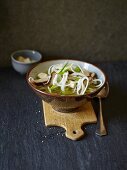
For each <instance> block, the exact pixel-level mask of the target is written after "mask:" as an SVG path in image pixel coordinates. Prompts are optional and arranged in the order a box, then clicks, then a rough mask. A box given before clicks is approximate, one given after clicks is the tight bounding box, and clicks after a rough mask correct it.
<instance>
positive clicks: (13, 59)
mask: <svg viewBox="0 0 127 170" xmlns="http://www.w3.org/2000/svg"><path fill="white" fill-rule="evenodd" d="M18 52H19V53H20V52H35V53H38V54H39V55H40V59H36V60H35V61H32V62H30V63H24V62H21V61H18V60H16V59H15V57H14V55H15V54H16V53H18ZM11 59H12V61H14V62H16V63H18V64H22V65H30V64H34V63H38V62H40V61H41V60H42V54H41V53H40V52H39V51H36V50H29V49H25V50H17V51H14V52H13V53H11Z"/></svg>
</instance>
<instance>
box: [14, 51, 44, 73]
mask: <svg viewBox="0 0 127 170" xmlns="http://www.w3.org/2000/svg"><path fill="white" fill-rule="evenodd" d="M19 56H22V57H26V58H29V59H30V60H32V61H31V62H30V63H24V62H21V61H18V60H17V58H18V57H19ZM41 59H42V55H41V54H40V53H39V52H38V51H34V50H19V51H15V52H13V53H12V54H11V63H12V66H13V68H14V70H15V71H17V72H18V73H20V74H25V73H27V72H28V71H29V70H30V69H31V68H32V67H34V66H35V65H36V64H38V63H39V62H40V61H41Z"/></svg>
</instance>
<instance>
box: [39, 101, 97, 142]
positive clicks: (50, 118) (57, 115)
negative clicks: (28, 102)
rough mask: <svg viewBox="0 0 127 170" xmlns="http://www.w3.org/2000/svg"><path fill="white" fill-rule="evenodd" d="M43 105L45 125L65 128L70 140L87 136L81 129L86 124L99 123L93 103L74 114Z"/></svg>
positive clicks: (46, 104) (44, 103)
mask: <svg viewBox="0 0 127 170" xmlns="http://www.w3.org/2000/svg"><path fill="white" fill-rule="evenodd" d="M42 103H43V110H44V119H45V125H46V126H60V127H63V128H64V129H65V130H66V132H65V135H66V137H67V138H69V139H72V140H78V139H80V138H81V137H83V136H84V134H85V132H84V131H83V130H82V128H81V127H82V126H83V125H84V124H89V123H96V122H97V118H96V115H95V112H94V110H93V107H92V104H91V102H87V103H85V104H84V106H82V107H81V108H80V109H79V110H78V111H76V112H73V113H61V112H58V111H55V110H54V109H53V108H52V107H51V105H49V104H48V103H46V102H42Z"/></svg>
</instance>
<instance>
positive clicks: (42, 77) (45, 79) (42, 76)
mask: <svg viewBox="0 0 127 170" xmlns="http://www.w3.org/2000/svg"><path fill="white" fill-rule="evenodd" d="M37 76H38V78H39V79H33V78H32V77H30V78H29V81H31V82H32V83H35V84H40V83H42V84H44V85H46V84H48V83H49V81H50V77H51V76H48V75H47V74H46V73H39V74H38V75H37Z"/></svg>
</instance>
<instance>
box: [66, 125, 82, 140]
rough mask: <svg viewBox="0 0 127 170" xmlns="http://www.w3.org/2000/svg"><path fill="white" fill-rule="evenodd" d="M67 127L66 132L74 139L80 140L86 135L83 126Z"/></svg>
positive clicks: (67, 135)
mask: <svg viewBox="0 0 127 170" xmlns="http://www.w3.org/2000/svg"><path fill="white" fill-rule="evenodd" d="M65 129H66V132H65V135H66V137H67V138H69V139H72V140H78V139H80V138H81V137H83V136H84V135H85V133H84V131H83V130H82V129H81V127H78V128H76V127H75V128H70V127H67V128H65Z"/></svg>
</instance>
